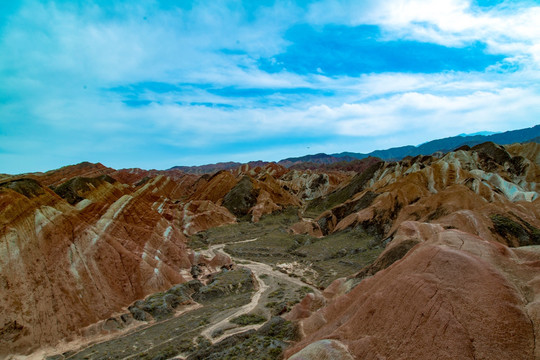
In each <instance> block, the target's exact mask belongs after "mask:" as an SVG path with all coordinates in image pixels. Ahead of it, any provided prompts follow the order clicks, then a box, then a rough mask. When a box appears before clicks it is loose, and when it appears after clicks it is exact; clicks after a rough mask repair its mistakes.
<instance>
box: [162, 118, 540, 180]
mask: <svg viewBox="0 0 540 360" xmlns="http://www.w3.org/2000/svg"><path fill="white" fill-rule="evenodd" d="M487 141H491V142H494V143H496V144H499V145H507V144H513V143H524V142H540V125H536V126H533V127H531V128H526V129H519V130H512V131H506V132H503V133H491V132H487V131H482V132H478V133H474V134H469V135H467V134H460V135H458V136H452V137H448V138H444V139H437V140H432V141H429V142H426V143H424V144H421V145H418V146H413V145H407V146H400V147H395V148H390V149H386V150H375V151H372V152H370V153H367V154H364V153H354V152H342V153H339V154H330V155H329V154H325V153H319V154H313V155H305V156H300V157H291V158H287V159H283V160H280V161H279V162H278V164H279V165H282V166H284V167H287V168H291V167H292V168H298V169H322V168H326V167H328V165H330V164H336V163H343V164H341V165H338V167H339V166H341V167H346V165H345V164H346V163H350V162H353V161H355V160H356V161H357V160H359V159H365V158H368V157H374V158H379V159H382V160H387V161H392V160H401V159H403V158H405V157H407V156H417V155H431V154H433V153H436V152H448V151H452V150H455V149H457V148H459V147H461V146H465V145H467V146H474V145H478V144H481V143H484V142H487ZM247 164H248V165H249V166H250V167H257V166H264V165H266V164H268V162H266V161H251V162H249V163H247ZM241 165H243V164H242V163H239V162H233V161H230V162H222V163H217V164H208V165H200V166H175V167H172V168H171V169H169V170H180V171H183V172H185V173H189V174H209V173H214V172H216V171H220V170H231V169H236V168H238V167H239V166H241ZM334 167H335V166H334Z"/></svg>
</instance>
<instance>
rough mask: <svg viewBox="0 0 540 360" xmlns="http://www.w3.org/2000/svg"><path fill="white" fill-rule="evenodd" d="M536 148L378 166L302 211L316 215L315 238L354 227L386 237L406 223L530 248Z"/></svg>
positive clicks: (480, 149)
mask: <svg viewBox="0 0 540 360" xmlns="http://www.w3.org/2000/svg"><path fill="white" fill-rule="evenodd" d="M538 148H539V146H538V144H524V145H513V146H512V148H511V149H512V150H511V151H512V153H510V152H508V151H506V148H504V147H501V146H498V145H495V144H486V145H484V144H481V145H478V146H476V147H474V148H472V149H471V150H469V151H465V150H459V151H456V152H451V153H448V154H446V155H444V156H443V157H442V158H440V159H436V158H434V157H430V156H424V157H421V156H418V157H416V158H412V159H405V160H403V161H401V162H399V163H384V164H383V163H379V164H376V165H374V166H373V167H372V168H370V169H369V170H366V171H365V172H364V173H362V174H359V175H357V176H356V177H355V178H354V179H353V180H351V182H350V183H349V184H348V185H347V186H345V187H343V188H341V189H338V190H336V191H334V192H332V193H330V194H328V195H326V196H324V197H322V198H319V199H315V200H314V201H313V202H312V203H310V205H309V206H308V208H307V210H306V211H307V212H309V211H312V212H313V211H315V210H317V211H319V213H320V212H322V213H321V214H320V215H319V217H318V218H317V222H318V223H319V225H320V227H321V230H322V232H323V234H328V233H331V232H334V231H341V230H343V229H346V228H349V227H357V226H361V227H363V228H364V229H366V230H367V231H369V232H371V233H373V234H378V236H380V237H387V236H391V234H393V233H394V232H395V230H396V228H397V226H399V224H401V223H402V222H404V221H409V220H412V221H421V222H430V223H439V224H441V225H442V226H444V227H447V228H448V227H452V228H458V229H461V230H464V231H467V232H470V233H473V234H475V235H479V236H481V237H482V238H484V239H489V240H496V241H500V242H503V243H505V244H507V245H510V246H519V245H524V244H534V243H536V242H538V237H537V235H535V234H537V230H535V229H538V228H539V227H540V222H539V221H538V219H539V215H540V213H539V210H540V208H539V206H538V198H539V196H538V185H537V184H538V182H539V181H540V164H539V163H537V162H534V161H531V160H530V159H529V158H531V159H535V158H536V155H534V154H535V151H538V150H539V149H538ZM535 149H536V150H535ZM520 153H523V156H522V155H519V154H520ZM325 210H326V211H325ZM323 211H324V212H323ZM511 232H513V234H510V233H511Z"/></svg>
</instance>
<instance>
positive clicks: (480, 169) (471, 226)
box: [286, 143, 540, 359]
mask: <svg viewBox="0 0 540 360" xmlns="http://www.w3.org/2000/svg"><path fill="white" fill-rule="evenodd" d="M539 154H540V145H538V144H534V143H530V144H516V145H511V146H506V147H501V146H498V145H495V144H493V143H484V144H481V145H477V146H475V147H473V148H468V147H463V148H462V149H460V150H458V151H455V152H451V153H448V154H446V155H443V156H442V157H438V158H436V157H416V158H408V159H404V160H403V161H401V162H398V163H385V164H382V165H378V166H376V167H374V168H372V169H371V170H369V171H366V172H365V173H364V174H363V176H361V175H360V176H358V177H357V178H356V179H353V181H351V183H350V184H349V187H344V188H341V189H339V190H337V191H335V192H333V193H330V194H328V195H327V196H325V197H323V198H321V199H318V200H316V201H314V202H312V204H311V205H310V207H308V211H311V212H312V213H316V212H320V213H321V214H320V215H319V216H318V218H316V220H315V221H313V222H311V223H312V224H314V225H316V226H317V227H318V228H319V229H320V231H321V232H322V233H326V234H328V233H333V232H339V231H341V230H343V229H347V228H361V229H364V230H365V231H366V232H370V233H373V234H376V235H377V236H378V238H379V239H380V241H381V243H382V244H387V245H386V248H385V250H384V251H383V253H382V254H381V255H380V256H379V258H378V259H377V260H376V261H375V262H374V263H373V264H372V265H370V266H368V267H366V268H364V269H362V271H360V272H359V273H358V274H357V275H356V277H351V278H349V279H348V280H346V279H343V280H338V281H336V282H335V283H334V284H332V286H330V288H329V289H327V291H325V293H323V295H324V296H322V297H321V298H320V299H318V300H316V299H314V298H313V295H311V298H306V299H304V301H302V303H300V304H299V305H297V307H296V308H295V309H293V311H291V313H290V315H289V318H290V319H293V320H296V321H298V322H299V323H300V325H301V329H302V333H303V336H304V339H303V340H302V341H300V342H299V343H298V344H296V345H295V346H293V347H292V348H291V349H289V350H288V352H287V354H286V355H287V356H286V357H287V358H290V359H321V358H343V359H380V358H388V359H392V358H400V359H428V358H429V359H432V358H442V359H456V358H459V359H495V358H496V359H534V358H540V346H539V345H538V343H537V342H536V340H535V339H536V338H537V336H538V335H539V331H540V312H539V310H540V307H539V304H540V302H539V299H538V295H537V294H539V293H540V291H539V290H540V288H538V286H539V285H538V284H539V282H538V280H539V279H540V267H539V264H540V250H539V247H538V246H537V245H539V244H540V230H538V229H539V228H540V221H539V219H540V217H539V215H540V200H539V199H538V185H537V184H538V181H539V180H540V179H539V177H540V173H539V170H540V162H539ZM353 185H354V186H353ZM351 192H355V194H354V195H352V196H349V195H350V194H351ZM343 198H347V200H345V201H341V202H340V200H341V199H343ZM296 228H297V229H301V227H300V226H298V225H297V226H296ZM359 280H361V282H360V284H359V285H357V286H355V287H353V286H354V284H355V283H357V282H358V281H359ZM351 288H352V290H351Z"/></svg>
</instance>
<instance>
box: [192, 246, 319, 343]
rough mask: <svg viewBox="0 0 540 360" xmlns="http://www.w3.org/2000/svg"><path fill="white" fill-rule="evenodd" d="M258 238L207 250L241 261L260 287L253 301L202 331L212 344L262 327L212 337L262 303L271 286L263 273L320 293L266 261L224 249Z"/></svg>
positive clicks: (209, 252) (213, 253) (241, 329)
mask: <svg viewBox="0 0 540 360" xmlns="http://www.w3.org/2000/svg"><path fill="white" fill-rule="evenodd" d="M256 240H257V238H255V239H249V240H242V241H235V242H232V243H226V244H218V245H212V246H210V248H209V249H208V250H207V252H208V255H211V256H214V255H215V254H216V253H218V252H220V253H222V254H224V255H226V256H229V257H230V258H231V259H232V260H234V261H235V262H236V263H238V262H239V261H241V262H242V264H241V265H242V266H244V267H247V268H248V269H250V270H251V271H252V272H253V275H254V276H255V279H256V280H257V283H258V289H257V291H256V292H255V294H253V297H252V298H251V302H250V303H249V304H246V305H244V306H242V307H240V308H239V309H238V311H236V312H235V313H233V314H231V315H229V316H227V317H226V318H225V319H223V320H221V321H219V322H217V323H215V324H213V325H211V326H209V327H208V328H206V329H205V330H204V331H203V332H202V333H201V335H202V336H205V337H206V338H208V339H209V340H210V342H211V343H212V344H214V343H216V342H219V341H221V340H223V339H224V338H226V337H229V336H231V335H234V334H237V333H241V332H244V331H247V330H250V329H258V328H259V327H261V326H262V325H263V324H257V325H249V326H242V327H238V328H235V329H230V330H228V331H227V332H226V333H224V334H223V335H221V336H219V337H215V338H213V337H212V333H213V332H214V331H216V330H217V329H220V328H221V329H223V328H226V327H227V325H228V324H229V321H230V320H231V319H233V318H235V317H238V316H240V315H244V314H248V313H250V312H251V311H253V310H254V309H255V308H256V307H257V306H258V305H260V304H259V303H260V301H261V297H262V294H263V293H264V292H265V291H267V290H268V289H269V286H268V285H267V284H266V283H265V282H264V281H263V280H262V279H261V275H263V274H265V275H267V276H273V277H275V278H277V279H280V280H282V281H286V282H289V283H293V284H295V285H297V286H307V287H310V288H311V289H312V290H313V291H314V292H315V293H320V291H319V290H318V289H316V288H313V287H312V286H310V285H308V284H306V283H304V282H303V281H300V280H299V279H296V278H293V277H289V276H288V275H286V274H283V273H282V272H279V271H276V270H274V269H273V268H272V267H271V266H270V265H268V264H264V263H260V262H257V261H252V260H246V259H241V258H235V257H233V256H232V255H230V254H228V253H227V252H225V250H224V248H225V246H226V245H233V244H241V243H248V242H252V241H256Z"/></svg>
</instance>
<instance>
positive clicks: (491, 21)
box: [0, 0, 540, 172]
mask: <svg viewBox="0 0 540 360" xmlns="http://www.w3.org/2000/svg"><path fill="white" fill-rule="evenodd" d="M156 4H157V3H155V2H152V1H143V2H124V3H115V5H107V6H108V7H107V8H103V7H100V6H98V5H96V4H95V3H91V2H81V3H78V4H72V3H71V2H58V3H55V2H40V1H28V2H25V4H24V5H23V6H22V7H21V11H20V12H18V13H15V14H13V15H12V16H10V17H9V23H6V24H4V26H3V27H0V31H1V33H0V53H1V54H2V56H0V134H1V136H2V139H1V141H0V147H1V148H2V149H3V151H4V154H6V153H7V152H11V153H12V154H10V155H9V156H7V155H3V154H2V153H0V163H2V162H3V163H4V164H8V163H13V164H15V163H16V164H21V163H24V160H23V159H27V161H28V170H38V169H42V170H46V169H50V168H52V167H54V166H59V165H65V164H67V163H69V162H76V161H77V159H78V160H79V161H80V160H85V159H88V160H92V161H102V162H107V159H108V158H109V157H110V158H111V159H112V158H115V159H117V160H115V161H116V163H114V164H115V166H145V165H144V164H147V165H146V166H147V167H156V166H157V165H156V166H152V165H151V164H152V161H157V160H155V159H156V158H160V159H161V158H162V157H163V156H171V159H188V160H189V159H199V160H198V161H201V162H213V161H224V160H234V159H235V158H236V159H240V158H241V159H242V160H244V161H245V160H253V158H251V156H254V157H256V158H262V159H273V160H278V159H279V157H278V156H280V157H287V156H293V155H302V154H303V153H302V151H303V152H304V153H307V152H321V151H325V152H340V151H348V150H350V151H365V152H367V151H371V150H375V149H376V148H377V147H380V146H396V145H406V144H418V143H420V142H423V141H427V140H429V139H433V138H438V137H443V136H451V135H456V134H459V133H462V132H475V131H482V130H491V131H502V130H508V129H511V128H519V127H526V126H531V125H534V124H535V122H537V119H538V116H539V115H540V110H539V107H538V105H537V104H539V103H540V88H539V86H538V83H539V80H540V72H539V71H538V64H540V47H539V45H538V44H540V28H539V25H538V21H537V19H539V18H540V12H539V11H540V10H539V9H540V8H539V7H523V8H517V9H510V10H508V9H505V8H502V7H499V8H493V9H491V10H489V11H484V12H480V11H473V10H472V9H471V8H470V6H469V2H468V1H457V0H456V1H451V0H444V1H438V2H432V1H420V0H395V1H389V2H380V1H365V2H364V1H362V2H358V1H339V2H338V1H320V2H314V3H312V4H311V5H309V6H308V7H307V8H306V9H302V8H301V7H300V6H297V5H295V4H294V2H289V1H277V2H276V4H275V5H274V6H271V7H260V8H258V9H257V10H254V12H253V13H251V14H246V11H247V10H246V9H244V8H243V7H242V6H241V4H240V3H237V2H230V3H228V2H211V3H204V4H203V3H198V2H195V3H194V4H193V7H192V8H188V9H169V10H167V11H164V10H159V8H158V7H157V6H156ZM145 18H146V19H145ZM302 22H308V23H311V24H313V25H315V26H323V25H325V24H344V25H351V26H354V25H360V24H376V25H380V26H382V28H383V29H384V33H385V36H388V37H389V38H407V39H413V40H420V41H431V42H436V43H439V44H445V45H463V44H465V43H468V42H471V41H476V40H478V41H482V42H486V43H487V44H488V49H489V51H491V52H494V53H502V54H505V55H506V56H508V58H507V59H506V62H505V63H501V64H497V65H496V66H493V67H491V68H488V69H487V70H486V71H484V72H474V73H463V72H461V73H460V72H445V73H438V74H410V73H383V74H365V75H360V76H358V77H346V76H343V77H330V76H324V75H323V74H311V75H301V74H295V73H291V72H287V71H283V72H280V73H267V72H265V71H263V70H261V69H260V68H259V67H258V63H257V61H258V60H259V58H261V57H269V56H273V55H275V54H278V53H280V52H283V51H284V50H285V48H286V46H287V45H288V43H287V41H286V40H285V39H284V38H283V35H284V33H285V32H286V30H287V29H288V28H289V27H290V26H292V25H294V24H297V23H302ZM224 49H227V50H228V52H227V51H225V52H224V51H223V50H224ZM505 66H509V67H515V68H516V69H518V71H510V72H507V73H505V70H504V67H505ZM145 81H150V82H164V83H170V84H179V83H193V84H194V85H193V86H192V88H190V89H189V90H183V91H180V90H179V91H171V92H165V93H162V92H161V93H160V92H157V91H152V90H151V89H148V90H146V92H144V93H140V94H138V96H139V98H140V99H142V100H149V101H153V103H152V104H150V105H148V106H141V107H129V106H127V105H125V104H124V103H123V102H122V101H123V100H126V99H127V98H126V97H125V96H124V95H123V94H120V93H115V92H113V91H110V89H111V88H113V87H117V86H129V85H130V84H137V83H140V82H145ZM198 85H199V86H198ZM206 86H208V87H210V88H212V89H214V90H215V89H216V88H225V89H227V88H233V89H234V88H241V89H250V88H256V89H294V88H308V89H312V90H314V91H312V92H305V93H299V94H295V93H287V92H283V93H281V94H270V95H268V96H227V95H226V94H221V95H220V93H218V92H216V91H214V92H212V91H210V90H211V89H210V90H209V89H208V88H206ZM317 91H320V92H326V93H325V94H321V93H318V92H317ZM190 103H219V104H228V105H231V106H232V107H230V108H220V107H215V108H212V107H207V106H191V105H189V104H190ZM276 104H278V105H279V106H276ZM305 138H308V139H310V138H313V139H316V140H314V141H316V143H313V144H310V149H309V150H307V147H306V145H305V144H304V142H303V139H305ZM277 139H282V140H281V141H278V140H277ZM359 141H362V143H361V144H359ZM243 143H252V144H258V143H260V146H259V147H252V148H251V149H248V150H245V151H244V150H243V149H244V148H242V151H235V150H234V146H236V145H238V144H243ZM289 143H290V144H289ZM220 144H221V145H222V146H221V148H220V149H219V151H218V152H217V153H212V154H211V153H210V151H211V150H208V151H209V152H208V154H207V153H206V150H205V149H206V148H210V147H213V146H217V145H220ZM228 145H230V146H231V150H230V151H229V150H228V152H227V154H228V155H227V156H229V155H230V156H234V157H235V158H229V159H226V158H223V156H225V155H223V148H227V147H228ZM157 148H159V150H156V149H157ZM2 149H0V151H2ZM39 149H42V151H41V152H40V151H39ZM163 149H166V150H163ZM171 149H172V150H171ZM166 151H178V153H182V154H183V155H182V156H181V157H179V156H178V155H170V154H169V155H167V153H166ZM289 151H290V152H291V153H287V152H289ZM36 153H40V155H39V156H36ZM199 153H201V154H199ZM220 154H221V155H220ZM278 154H279V155H278ZM115 156H118V157H115ZM212 156H215V157H216V158H215V160H212V159H213V158H212ZM104 158H105V159H104ZM13 159H16V160H13ZM188 160H186V162H187V161H188ZM55 161H56V162H59V161H62V162H63V163H54V162H55ZM137 161H140V163H137ZM160 161H161V163H163V164H165V163H166V162H167V160H166V159H163V160H160ZM171 161H172V160H171ZM193 161H195V160H193ZM40 163H41V164H42V165H41V166H42V167H41V168H38V167H37V166H39V164H40ZM53 163H54V164H56V165H52V164H53ZM190 163H191V164H193V162H190ZM111 164H112V162H111ZM122 164H125V165H122ZM148 164H150V165H148ZM172 165H179V164H170V166H172ZM13 166H15V165H13ZM17 166H18V165H17ZM4 171H7V170H3V169H0V172H4Z"/></svg>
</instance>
